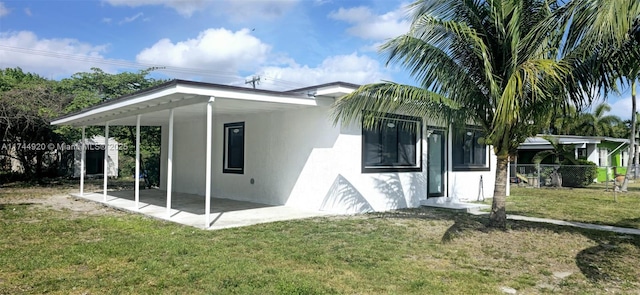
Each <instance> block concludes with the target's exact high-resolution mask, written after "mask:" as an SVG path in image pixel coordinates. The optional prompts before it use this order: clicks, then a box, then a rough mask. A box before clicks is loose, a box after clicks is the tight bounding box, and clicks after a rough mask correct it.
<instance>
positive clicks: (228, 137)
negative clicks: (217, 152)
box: [222, 122, 244, 174]
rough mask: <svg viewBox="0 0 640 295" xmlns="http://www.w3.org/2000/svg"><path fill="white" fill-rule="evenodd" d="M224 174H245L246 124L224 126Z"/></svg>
mask: <svg viewBox="0 0 640 295" xmlns="http://www.w3.org/2000/svg"><path fill="white" fill-rule="evenodd" d="M222 172H223V173H236V174H243V173H244V122H239V123H227V124H224V166H223V168H222Z"/></svg>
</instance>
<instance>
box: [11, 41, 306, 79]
mask: <svg viewBox="0 0 640 295" xmlns="http://www.w3.org/2000/svg"><path fill="white" fill-rule="evenodd" d="M0 50H3V51H10V52H16V53H21V54H30V55H40V56H46V57H51V58H58V59H66V60H76V61H82V62H89V63H96V64H105V65H112V66H119V67H126V68H137V69H149V68H161V69H162V70H161V71H162V72H169V73H179V74H195V75H201V76H205V77H221V78H233V79H242V78H241V77H240V76H238V75H237V74H236V73H235V72H231V71H220V70H212V69H203V68H189V67H176V66H165V65H159V64H149V63H140V62H131V61H126V60H116V59H105V58H102V57H95V56H87V55H80V54H70V53H61V52H53V51H45V50H38V49H31V48H22V47H14V46H8V45H0ZM267 77H269V76H267ZM255 78H256V77H255V76H254V77H253V78H252V79H255ZM262 79H264V80H266V79H265V78H264V77H263V78H262ZM269 80H271V81H273V82H275V83H278V84H284V85H285V86H289V87H291V86H292V85H293V87H300V86H303V87H304V86H307V85H304V84H302V83H298V82H294V81H288V80H283V79H279V78H275V77H269ZM258 81H260V76H258V79H257V80H256V81H255V82H250V83H252V85H253V87H254V88H255V83H256V82H258ZM245 82H246V81H245ZM245 84H248V83H245Z"/></svg>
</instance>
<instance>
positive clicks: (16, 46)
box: [0, 31, 113, 78]
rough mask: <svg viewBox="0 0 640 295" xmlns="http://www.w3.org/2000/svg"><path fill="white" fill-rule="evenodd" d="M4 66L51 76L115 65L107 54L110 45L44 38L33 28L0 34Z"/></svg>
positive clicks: (1, 61)
mask: <svg viewBox="0 0 640 295" xmlns="http://www.w3.org/2000/svg"><path fill="white" fill-rule="evenodd" d="M0 44H2V45H0V49H2V50H0V68H7V67H9V68H13V67H21V68H22V69H23V70H25V71H27V72H33V73H37V74H39V75H42V76H44V77H47V78H59V77H66V76H68V75H70V74H73V73H76V72H79V71H88V70H90V68H91V67H101V68H103V69H105V70H109V68H111V66H110V64H113V61H109V60H106V59H105V58H104V56H103V54H104V53H105V52H106V49H107V45H92V44H89V43H84V42H80V41H78V40H77V39H69V38H64V39H40V38H38V36H37V35H36V34H34V33H33V32H30V31H20V32H5V33H0Z"/></svg>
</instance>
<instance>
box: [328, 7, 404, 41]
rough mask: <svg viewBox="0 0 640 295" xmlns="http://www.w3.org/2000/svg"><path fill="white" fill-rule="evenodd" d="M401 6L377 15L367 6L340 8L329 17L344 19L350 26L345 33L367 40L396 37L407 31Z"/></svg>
mask: <svg viewBox="0 0 640 295" xmlns="http://www.w3.org/2000/svg"><path fill="white" fill-rule="evenodd" d="M404 7H405V5H404V4H403V5H402V6H401V7H399V8H397V9H395V10H393V11H390V12H387V13H384V14H380V15H377V14H375V13H374V12H373V11H372V10H371V9H370V8H369V7H365V6H360V7H353V8H340V9H338V11H333V12H331V13H330V14H329V17H330V18H332V19H335V20H339V21H344V22H347V23H349V24H351V25H352V26H351V27H350V28H348V29H347V33H349V34H351V35H353V36H356V37H359V38H362V39H368V40H375V41H380V40H385V39H389V38H393V37H397V36H399V35H402V34H404V33H406V32H407V31H409V26H410V22H409V20H408V19H407V17H406V9H405V8H404Z"/></svg>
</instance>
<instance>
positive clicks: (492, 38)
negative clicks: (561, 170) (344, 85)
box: [334, 0, 640, 228]
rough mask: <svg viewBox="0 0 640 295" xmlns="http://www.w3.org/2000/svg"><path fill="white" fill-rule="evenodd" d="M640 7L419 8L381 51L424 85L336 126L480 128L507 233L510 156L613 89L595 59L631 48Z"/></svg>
mask: <svg viewBox="0 0 640 295" xmlns="http://www.w3.org/2000/svg"><path fill="white" fill-rule="evenodd" d="M565 2H566V3H565ZM639 6H640V5H638V3H636V1H635V0H620V1H596V0H591V1H586V0H583V1H568V2H567V1H558V3H556V2H555V1H543V0H527V1H524V0H504V1H459V0H441V1H428V0H420V1H417V2H415V3H413V4H411V5H410V6H409V8H410V9H411V11H412V12H413V14H412V23H411V28H410V30H409V32H408V33H406V34H404V35H401V36H399V37H396V38H394V39H391V40H390V41H388V42H387V43H385V44H384V45H383V46H382V47H381V50H382V51H383V52H384V53H386V54H387V63H392V62H393V63H395V62H397V63H400V65H401V66H403V67H404V68H406V69H408V70H409V72H410V73H411V75H412V76H413V77H414V78H416V80H417V82H418V86H409V85H401V84H395V83H379V84H371V85H364V86H362V87H360V88H359V89H358V90H356V91H355V92H353V93H351V94H350V95H347V96H345V97H343V98H342V99H340V100H339V101H337V102H336V104H335V106H334V117H335V120H336V122H338V121H339V120H342V121H343V122H344V123H353V122H355V121H358V119H359V118H362V122H363V127H366V128H372V127H374V114H373V112H364V113H363V110H368V111H375V112H397V113H404V114H408V115H413V116H420V117H429V118H430V119H431V120H438V121H440V122H443V123H445V124H446V123H452V124H454V126H460V125H464V124H467V123H473V124H475V125H477V126H479V127H480V128H482V129H483V131H484V133H485V137H484V138H483V142H484V143H486V144H490V145H492V146H493V151H494V153H495V154H496V156H497V163H496V181H495V187H494V198H493V203H492V209H491V213H490V223H491V225H492V226H495V227H501V228H504V227H505V226H506V211H505V199H506V184H507V181H506V180H507V164H508V161H509V157H510V156H513V155H515V154H516V151H517V147H518V146H519V144H520V143H521V142H523V141H524V139H526V138H527V137H529V136H532V135H534V134H535V133H537V131H538V130H541V129H543V127H544V126H543V125H544V124H545V122H548V121H549V116H550V115H549V114H552V113H553V109H554V108H555V107H556V106H558V105H569V104H573V105H575V106H582V105H584V104H586V103H590V102H591V100H592V99H593V96H592V95H591V90H592V89H594V88H596V87H598V86H602V87H604V88H603V89H604V90H605V91H606V90H607V89H608V88H609V87H611V85H612V82H611V79H608V78H611V77H613V76H614V74H610V72H611V71H613V72H615V69H612V68H613V65H618V63H617V62H618V60H611V61H606V62H605V60H604V59H603V58H602V56H601V55H599V54H598V51H597V50H596V51H594V50H595V49H598V48H601V47H602V46H604V45H603V44H614V45H615V46H618V45H620V44H621V42H623V41H624V40H626V39H628V38H629V36H628V34H625V32H629V31H630V22H629V21H628V19H629V18H630V19H633V17H635V16H636V15H638V14H639V13H640V7H639ZM587 24H589V25H587ZM591 24H597V25H602V26H591ZM620 30H621V31H622V33H620V32H619V31H620ZM625 38H626V39H625ZM607 46H609V45H607ZM611 46H613V45H611ZM620 46H622V45H620ZM618 47H619V46H618ZM614 63H615V64H614ZM619 64H620V65H623V64H625V63H624V62H622V61H621V62H620V63H619ZM594 67H595V68H596V70H593V69H594ZM607 74H610V75H607Z"/></svg>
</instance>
